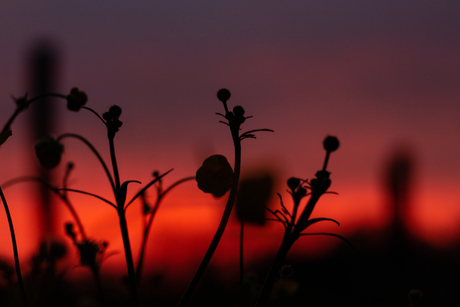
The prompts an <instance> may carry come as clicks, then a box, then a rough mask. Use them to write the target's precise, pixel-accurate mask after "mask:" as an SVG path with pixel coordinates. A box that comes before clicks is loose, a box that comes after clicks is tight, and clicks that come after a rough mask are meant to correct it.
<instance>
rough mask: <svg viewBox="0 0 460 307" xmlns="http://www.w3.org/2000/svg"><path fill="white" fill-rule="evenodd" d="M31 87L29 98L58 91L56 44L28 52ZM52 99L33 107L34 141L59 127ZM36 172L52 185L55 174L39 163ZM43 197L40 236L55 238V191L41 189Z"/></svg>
mask: <svg viewBox="0 0 460 307" xmlns="http://www.w3.org/2000/svg"><path fill="white" fill-rule="evenodd" d="M27 61H28V67H29V70H28V78H29V80H28V88H29V89H30V91H31V92H30V93H29V96H28V97H33V96H36V95H39V94H44V93H49V92H54V91H55V90H56V81H57V71H58V59H57V50H56V48H55V47H54V46H53V44H51V43H49V42H43V41H40V42H38V43H36V44H34V45H33V46H32V48H31V50H30V52H29V53H28V59H27ZM51 99H52V98H49V97H46V98H43V99H42V100H41V101H39V102H37V103H34V104H32V105H31V106H30V109H31V110H30V112H29V114H30V117H31V118H29V125H30V126H29V129H30V131H31V138H32V141H33V142H34V143H35V142H36V141H38V140H39V139H41V138H43V137H46V136H49V135H51V134H52V132H53V130H54V128H55V127H54V126H55V122H56V120H55V114H54V113H55V110H54V106H53V103H52V101H50V100H51ZM36 165H37V168H38V169H37V170H36V173H37V175H38V176H39V177H41V178H43V179H45V180H46V181H48V182H51V180H52V175H51V173H50V172H49V171H47V170H46V169H44V168H43V167H41V166H40V165H39V163H36ZM39 189H40V191H39V195H38V197H37V199H38V201H37V203H38V204H39V208H37V219H38V221H39V226H38V229H39V231H41V232H42V233H40V237H42V239H44V237H51V236H53V234H54V232H55V225H54V220H55V218H54V215H55V210H53V203H52V200H53V199H52V197H51V192H50V191H49V190H48V189H47V188H45V187H44V186H39Z"/></svg>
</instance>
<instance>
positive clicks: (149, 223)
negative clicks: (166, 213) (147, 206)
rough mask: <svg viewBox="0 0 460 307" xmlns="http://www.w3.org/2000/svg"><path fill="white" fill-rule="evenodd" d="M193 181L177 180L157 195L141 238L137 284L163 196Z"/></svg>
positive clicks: (190, 178)
mask: <svg viewBox="0 0 460 307" xmlns="http://www.w3.org/2000/svg"><path fill="white" fill-rule="evenodd" d="M193 179H195V177H186V178H183V179H181V180H178V181H176V182H175V183H173V184H172V185H171V186H170V187H168V188H167V189H166V190H165V191H164V192H163V193H161V194H158V198H157V201H156V202H155V206H154V207H153V209H152V212H151V213H150V217H149V221H148V223H147V225H146V227H145V229H144V236H143V239H142V245H141V251H140V253H139V259H138V261H137V267H136V278H137V282H138V283H139V281H140V279H141V272H142V268H143V265H144V255H145V247H146V245H147V239H148V237H149V234H150V229H151V228H152V224H153V218H154V217H155V215H156V213H157V211H158V208H159V207H160V204H161V201H162V200H163V198H164V197H165V195H166V194H167V193H168V192H169V191H171V190H172V189H173V188H174V187H176V186H178V185H179V184H181V183H183V182H186V181H189V180H193Z"/></svg>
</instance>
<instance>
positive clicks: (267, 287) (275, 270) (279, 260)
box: [254, 236, 296, 307]
mask: <svg viewBox="0 0 460 307" xmlns="http://www.w3.org/2000/svg"><path fill="white" fill-rule="evenodd" d="M295 240H296V238H294V237H292V236H291V237H285V238H284V239H283V242H282V243H281V246H280V248H279V250H278V252H277V254H276V257H275V261H274V262H273V265H272V267H271V268H270V271H269V272H268V275H267V277H266V279H265V281H264V284H263V286H262V290H261V291H260V294H259V298H258V299H257V301H256V303H255V305H254V306H256V307H263V306H266V305H267V302H268V299H269V298H270V293H271V291H272V288H273V284H274V283H275V282H276V281H277V280H278V279H279V277H280V270H281V267H282V265H283V261H284V259H285V258H286V255H287V253H288V252H289V249H290V248H291V246H292V244H294V242H295Z"/></svg>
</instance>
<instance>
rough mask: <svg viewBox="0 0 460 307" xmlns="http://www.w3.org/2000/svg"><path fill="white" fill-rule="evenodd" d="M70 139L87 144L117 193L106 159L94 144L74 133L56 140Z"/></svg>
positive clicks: (62, 135)
mask: <svg viewBox="0 0 460 307" xmlns="http://www.w3.org/2000/svg"><path fill="white" fill-rule="evenodd" d="M68 137H70V138H76V139H78V140H80V141H82V142H83V143H85V145H86V146H88V147H89V149H91V151H92V152H93V153H94V155H96V157H97V159H98V160H99V162H100V163H101V165H102V167H103V168H104V171H105V173H106V174H107V178H108V179H109V181H110V185H111V186H112V190H113V192H114V193H115V183H114V182H113V178H112V175H111V174H110V171H109V168H108V167H107V165H106V164H105V161H104V159H102V156H101V155H100V154H99V152H98V151H97V149H96V148H95V147H94V146H93V144H91V143H90V142H89V141H88V140H87V139H85V138H84V137H82V136H81V135H78V134H74V133H65V134H61V135H60V136H59V137H58V138H57V139H56V140H57V141H58V142H59V141H60V140H62V139H64V138H68Z"/></svg>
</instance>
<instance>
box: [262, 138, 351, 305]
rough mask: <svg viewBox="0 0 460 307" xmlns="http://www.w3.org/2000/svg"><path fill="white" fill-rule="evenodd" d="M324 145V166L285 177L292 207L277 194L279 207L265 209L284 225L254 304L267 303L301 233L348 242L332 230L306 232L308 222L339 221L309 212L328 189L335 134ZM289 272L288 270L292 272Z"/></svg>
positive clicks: (337, 142)
mask: <svg viewBox="0 0 460 307" xmlns="http://www.w3.org/2000/svg"><path fill="white" fill-rule="evenodd" d="M323 147H324V149H325V150H326V157H325V159H324V164H323V168H322V169H321V170H319V171H318V172H316V175H315V178H313V179H311V180H308V179H300V178H294V177H292V178H289V179H288V181H287V186H288V188H289V189H288V192H289V194H291V196H292V201H293V204H294V206H293V210H292V212H289V210H288V209H287V208H286V207H285V205H284V203H283V199H282V197H281V195H280V194H278V196H279V198H280V204H281V209H280V210H275V211H273V210H270V209H269V208H267V210H268V211H269V212H270V213H271V214H272V215H273V218H272V220H274V221H277V222H280V223H281V224H282V225H283V227H284V236H283V240H282V243H281V246H280V248H279V250H278V252H277V254H276V257H275V260H274V263H273V265H272V267H271V268H270V271H269V273H268V275H267V277H266V279H265V282H264V285H263V287H262V290H261V292H260V295H259V298H258V300H257V302H256V304H255V306H258V307H261V306H266V304H267V301H268V299H269V295H270V293H271V290H272V287H273V284H274V283H275V282H276V281H277V280H278V279H279V278H281V277H283V275H284V276H285V275H286V270H287V268H286V267H285V266H283V262H284V259H285V257H286V255H287V253H288V252H289V250H290V248H291V247H292V245H293V244H294V243H295V242H296V241H297V239H299V238H300V237H301V236H311V235H328V236H334V237H337V238H339V239H342V240H343V241H345V242H347V243H349V242H348V240H347V239H345V238H344V237H342V236H340V235H338V234H333V233H324V232H322V233H305V232H303V231H305V230H306V229H307V228H308V227H309V226H311V225H313V224H315V223H318V222H322V221H331V222H334V223H336V224H337V225H339V226H340V223H339V222H337V221H336V220H334V219H331V218H311V217H310V216H311V213H312V212H313V209H314V208H315V206H316V204H317V202H318V200H319V198H320V197H321V196H322V195H323V194H325V193H331V192H328V189H329V187H330V185H331V180H330V179H329V176H330V172H328V171H327V170H326V168H327V164H328V161H329V156H330V154H331V153H332V152H333V151H336V150H337V149H338V148H339V141H338V139H337V138H336V137H333V136H328V137H326V138H325V139H324V142H323ZM307 196H310V199H309V200H308V202H307V204H306V206H305V208H304V210H303V211H302V212H299V207H300V202H301V200H302V199H304V198H305V197H307ZM288 269H289V270H288V271H289V272H291V273H292V268H290V267H289V268H288ZM291 273H290V274H291Z"/></svg>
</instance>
